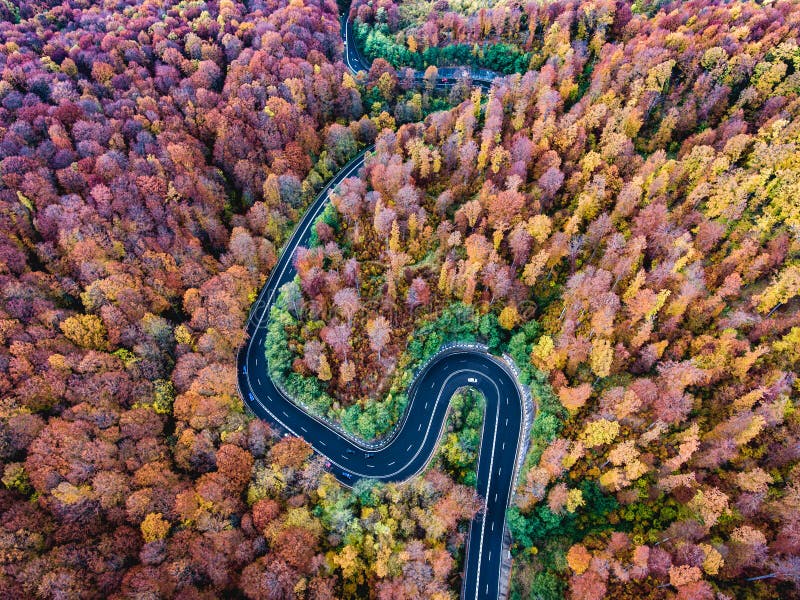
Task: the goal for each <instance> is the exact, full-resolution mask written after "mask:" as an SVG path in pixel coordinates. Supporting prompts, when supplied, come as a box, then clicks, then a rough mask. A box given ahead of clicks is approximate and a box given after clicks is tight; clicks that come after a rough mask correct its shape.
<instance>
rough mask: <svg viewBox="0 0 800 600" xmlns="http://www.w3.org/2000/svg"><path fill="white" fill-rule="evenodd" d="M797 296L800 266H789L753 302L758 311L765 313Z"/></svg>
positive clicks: (799, 292)
mask: <svg viewBox="0 0 800 600" xmlns="http://www.w3.org/2000/svg"><path fill="white" fill-rule="evenodd" d="M798 294H800V265H789V266H788V267H786V268H785V269H784V270H783V271H782V272H781V273H780V275H778V277H776V278H775V281H773V282H772V283H771V284H770V285H769V286H768V287H767V289H765V290H764V291H763V292H762V293H761V294H759V295H758V296H756V297H755V300H756V301H757V302H758V310H759V311H760V312H762V313H767V312H769V311H771V310H772V309H773V308H775V307H776V306H778V305H780V304H783V303H784V302H787V301H788V300H789V299H791V298H794V297H795V296H797V295H798Z"/></svg>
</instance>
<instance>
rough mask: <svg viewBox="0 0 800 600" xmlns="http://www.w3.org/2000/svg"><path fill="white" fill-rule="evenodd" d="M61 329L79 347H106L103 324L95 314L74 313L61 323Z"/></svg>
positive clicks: (102, 348)
mask: <svg viewBox="0 0 800 600" xmlns="http://www.w3.org/2000/svg"><path fill="white" fill-rule="evenodd" d="M61 331H63V332H64V335H65V336H67V339H68V340H69V341H71V342H73V343H74V344H76V345H78V346H80V347H81V348H87V349H89V350H105V349H106V348H107V347H108V342H107V340H106V337H107V335H108V332H107V331H106V327H105V325H103V322H102V321H101V320H100V317H98V316H96V315H75V316H74V317H69V318H68V319H65V320H64V321H62V323H61Z"/></svg>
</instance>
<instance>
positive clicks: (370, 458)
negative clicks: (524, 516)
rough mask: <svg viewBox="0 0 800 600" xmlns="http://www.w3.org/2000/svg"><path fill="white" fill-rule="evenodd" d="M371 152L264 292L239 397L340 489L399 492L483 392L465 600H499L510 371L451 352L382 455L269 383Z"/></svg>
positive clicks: (358, 65) (448, 81)
mask: <svg viewBox="0 0 800 600" xmlns="http://www.w3.org/2000/svg"><path fill="white" fill-rule="evenodd" d="M342 37H343V38H344V42H345V63H346V64H347V66H348V68H350V69H351V70H353V71H358V70H365V69H366V68H367V67H366V63H365V61H364V59H363V58H362V57H361V56H360V54H358V52H357V49H356V48H355V46H354V44H353V43H352V42H351V41H350V40H352V39H353V36H352V27H351V26H350V23H349V22H348V21H347V19H345V18H343V19H342ZM462 71H463V70H462V69H460V68H459V69H456V68H452V69H451V70H450V71H447V72H445V73H444V74H443V76H442V78H441V79H440V81H439V82H437V85H441V86H449V85H452V83H453V82H454V81H455V80H456V79H457V78H458V77H459V76H460V75H461V74H462ZM468 72H469V71H468ZM417 75H420V74H417ZM481 75H482V74H478V75H477V76H476V75H473V77H472V81H473V83H474V84H476V85H480V86H481V87H484V88H487V87H488V86H490V85H491V81H490V79H489V78H488V77H482V76H481ZM371 149H372V148H367V149H366V150H364V151H362V152H361V153H360V154H359V155H358V156H357V157H356V158H354V159H353V160H351V161H350V162H349V163H348V164H347V165H345V166H344V167H343V168H342V169H341V170H340V171H339V172H338V173H337V174H336V176H335V177H334V178H333V179H332V180H331V181H330V182H328V184H327V185H326V186H325V188H324V189H323V190H322V191H321V192H320V194H319V195H318V196H317V198H316V199H315V200H314V202H313V203H312V204H311V206H310V207H309V209H308V210H307V211H306V213H305V215H304V216H303V218H302V219H301V220H300V223H299V224H298V225H297V227H296V229H295V231H294V233H293V234H292V236H291V238H290V239H289V241H288V243H287V245H286V247H285V249H284V250H283V252H282V254H281V256H280V258H279V260H278V263H277V264H276V266H275V268H274V269H273V270H272V273H271V274H270V277H269V279H268V280H267V283H266V285H265V286H264V287H263V289H262V290H261V292H260V294H259V296H258V299H257V300H256V302H255V304H254V305H253V308H252V309H251V312H250V317H249V319H248V322H247V332H248V336H249V339H248V342H247V345H246V346H245V347H244V348H243V349H242V351H240V353H239V357H238V386H239V391H240V393H241V395H242V398H243V400H244V401H245V403H246V404H247V406H248V407H249V408H250V409H251V410H252V411H253V412H254V413H255V414H256V415H257V416H258V417H260V418H262V419H264V420H266V421H268V422H270V423H272V424H274V425H277V426H279V427H280V428H283V429H285V430H286V431H287V432H290V433H292V434H294V435H297V436H300V437H303V438H305V439H306V441H308V442H309V443H310V444H311V446H312V447H313V448H314V450H315V451H316V452H317V453H319V454H320V455H322V456H324V457H325V458H327V460H328V461H330V463H331V467H330V471H331V473H332V474H333V475H334V476H335V477H336V478H337V479H338V480H339V481H340V482H341V483H342V484H344V485H348V486H350V485H353V484H354V483H355V482H356V481H358V480H360V479H371V480H377V481H384V482H390V481H394V482H400V481H404V480H406V479H408V478H410V477H412V476H413V475H415V474H417V473H419V472H420V471H422V470H423V469H424V468H425V466H426V465H427V463H428V461H429V460H430V458H431V457H432V455H433V453H434V451H435V450H436V447H437V446H438V443H439V437H440V435H441V433H442V430H443V428H444V425H445V420H446V413H447V407H448V405H449V403H450V398H451V396H452V395H453V393H454V392H455V391H456V390H458V389H459V388H462V387H464V386H471V387H473V388H476V389H477V390H479V391H480V392H481V393H482V394H483V395H484V397H485V398H486V413H485V419H484V423H483V431H482V437H481V448H480V453H479V458H478V473H477V481H478V486H477V488H478V493H479V494H480V495H481V497H482V498H484V500H485V505H484V509H483V511H481V513H480V514H479V515H478V516H477V517H476V518H475V519H474V520H473V521H472V523H471V525H470V534H469V543H468V550H467V557H466V561H465V567H464V578H463V581H464V583H463V588H462V597H463V598H468V599H473V598H474V599H482V600H484V599H495V598H497V597H498V595H499V592H500V572H501V565H502V554H503V550H504V548H503V541H504V540H503V536H504V529H505V514H506V508H507V507H508V503H509V501H510V498H511V491H512V487H513V483H514V482H513V478H514V469H515V465H516V460H517V454H518V451H519V446H520V443H521V434H522V418H523V399H522V397H521V395H520V388H519V386H518V384H517V382H516V380H515V379H514V375H513V373H512V372H511V370H510V369H509V367H508V365H506V364H505V363H504V362H503V361H501V360H499V359H497V358H495V357H493V356H491V355H490V354H488V353H486V352H483V351H480V350H476V349H470V348H459V347H454V348H450V349H447V350H444V351H442V352H441V353H439V354H438V355H437V356H436V357H435V358H434V359H433V360H432V361H430V362H429V363H428V364H427V365H426V366H425V367H424V368H423V370H422V371H421V372H420V373H419V374H418V375H417V376H416V378H415V379H414V382H413V383H412V385H411V388H410V389H409V393H408V397H409V401H408V407H407V409H406V412H405V413H404V415H403V418H402V419H401V422H400V424H399V425H398V427H397V429H396V430H395V432H394V434H393V435H392V437H391V438H390V439H389V440H388V441H387V442H386V443H385V444H382V445H380V447H378V448H368V447H366V446H363V445H361V444H357V443H355V442H353V441H352V440H350V439H348V438H347V437H345V436H343V435H341V434H340V433H339V432H338V431H337V430H336V429H334V428H333V427H331V426H330V425H328V424H327V423H325V422H324V421H323V420H321V419H318V418H316V417H314V416H313V415H311V414H309V413H307V412H305V411H304V410H303V409H302V408H300V407H299V406H298V405H296V404H295V403H294V402H292V400H291V399H290V398H288V397H287V396H285V395H284V394H283V392H282V391H281V390H280V389H279V388H278V387H277V386H276V385H275V383H274V382H273V381H272V379H271V378H270V376H269V371H268V368H267V364H266V359H265V356H264V344H265V342H266V335H267V321H268V318H269V310H270V307H271V306H272V304H273V302H274V301H275V299H276V297H277V295H278V293H279V290H280V287H281V286H282V285H284V284H285V283H287V282H289V281H291V280H292V279H293V278H294V277H295V269H294V266H293V265H292V259H293V256H294V254H295V251H296V250H297V248H298V247H300V246H304V245H307V244H308V243H309V238H310V233H311V229H312V225H313V223H314V221H315V219H316V218H317V217H318V216H319V214H320V213H321V212H322V211H323V210H324V208H325V206H326V205H327V202H328V200H329V195H330V192H331V190H332V189H334V188H335V187H336V186H338V185H339V183H340V182H341V181H342V180H343V179H345V178H347V177H351V176H356V175H357V174H358V172H359V170H360V168H361V167H362V166H363V164H364V157H365V156H366V154H367V153H368V152H369V151H370V150H371Z"/></svg>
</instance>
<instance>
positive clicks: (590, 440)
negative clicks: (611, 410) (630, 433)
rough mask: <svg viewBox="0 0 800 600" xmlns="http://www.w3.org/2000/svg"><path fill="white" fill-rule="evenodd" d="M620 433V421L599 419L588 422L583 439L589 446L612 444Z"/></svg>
mask: <svg viewBox="0 0 800 600" xmlns="http://www.w3.org/2000/svg"><path fill="white" fill-rule="evenodd" d="M618 435H619V423H617V422H616V421H609V420H608V419H599V420H598V421H592V422H591V423H587V424H586V428H585V429H584V430H583V434H582V435H581V441H582V442H583V443H584V445H585V446H586V447H587V448H594V447H596V446H602V445H604V444H610V443H611V442H613V441H614V440H615V439H616V437H617V436H618Z"/></svg>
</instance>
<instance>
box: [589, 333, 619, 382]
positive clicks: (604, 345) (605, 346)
mask: <svg viewBox="0 0 800 600" xmlns="http://www.w3.org/2000/svg"><path fill="white" fill-rule="evenodd" d="M589 361H590V364H591V367H592V372H593V373H594V374H595V375H597V376H598V377H608V375H609V374H610V373H611V363H612V362H614V350H613V349H612V348H611V342H609V341H608V340H605V339H600V340H595V341H594V343H593V344H592V353H591V354H590V355H589Z"/></svg>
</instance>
